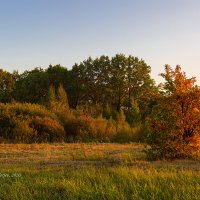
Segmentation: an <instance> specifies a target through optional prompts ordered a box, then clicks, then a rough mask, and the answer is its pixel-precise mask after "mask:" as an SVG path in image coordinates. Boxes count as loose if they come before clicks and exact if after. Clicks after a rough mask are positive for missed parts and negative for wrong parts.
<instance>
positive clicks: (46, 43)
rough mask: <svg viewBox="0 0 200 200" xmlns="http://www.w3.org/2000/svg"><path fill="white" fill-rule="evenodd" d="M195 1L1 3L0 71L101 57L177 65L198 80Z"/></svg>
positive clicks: (155, 70)
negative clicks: (128, 58)
mask: <svg viewBox="0 0 200 200" xmlns="http://www.w3.org/2000/svg"><path fill="white" fill-rule="evenodd" d="M199 20H200V1H199V0H166V1H165V0H17V1H16V0H0V68H2V69H4V70H6V71H9V72H12V71H13V70H18V71H19V72H20V73H21V72H23V71H25V70H31V69H33V68H35V67H43V68H47V67H48V66H49V65H50V64H52V65H55V64H61V65H62V66H65V67H67V68H68V69H71V67H72V65H73V64H74V63H75V62H77V63H79V62H81V61H83V60H85V59H87V58H88V57H89V56H91V57H93V58H96V57H99V56H101V55H103V54H104V55H108V56H114V55H115V54H116V53H123V54H125V55H133V56H136V57H138V58H140V59H143V60H145V62H146V63H147V64H148V65H150V66H151V69H152V77H153V78H154V79H155V80H156V82H160V81H162V79H161V78H159V76H158V74H159V73H162V72H164V65H165V64H169V65H171V66H172V67H175V66H176V65H177V64H179V65H181V67H182V69H183V71H185V72H186V75H187V76H188V77H191V76H195V77H197V80H198V83H199V82H200V22H199Z"/></svg>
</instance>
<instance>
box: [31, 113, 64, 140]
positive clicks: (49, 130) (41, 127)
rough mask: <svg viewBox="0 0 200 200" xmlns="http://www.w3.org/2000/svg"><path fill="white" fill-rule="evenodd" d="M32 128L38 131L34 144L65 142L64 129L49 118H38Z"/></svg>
mask: <svg viewBox="0 0 200 200" xmlns="http://www.w3.org/2000/svg"><path fill="white" fill-rule="evenodd" d="M30 126H31V127H32V128H33V129H34V130H35V131H36V137H35V138H34V142H63V141H64V137H65V131H64V127H63V126H62V125H61V124H60V123H59V122H58V121H56V120H53V119H51V118H49V117H43V118H42V117H36V118H34V119H33V120H32V122H31V124H30Z"/></svg>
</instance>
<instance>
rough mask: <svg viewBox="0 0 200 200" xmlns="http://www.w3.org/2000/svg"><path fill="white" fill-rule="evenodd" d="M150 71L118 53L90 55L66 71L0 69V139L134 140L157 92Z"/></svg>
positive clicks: (19, 140)
mask: <svg viewBox="0 0 200 200" xmlns="http://www.w3.org/2000/svg"><path fill="white" fill-rule="evenodd" d="M150 71H151V69H150V66H148V65H147V64H146V63H145V62H144V61H143V60H140V59H138V58H137V57H133V56H128V57H126V56H125V55H123V54H117V55H116V56H114V57H112V58H109V57H108V56H101V57H99V58H96V59H92V58H91V57H89V58H88V59H87V60H85V61H83V62H81V63H80V64H75V65H74V66H72V68H71V70H68V69H67V68H65V67H63V66H60V65H56V66H52V65H50V66H49V67H48V68H47V69H43V68H35V69H33V70H31V71H25V72H23V73H22V74H19V73H18V72H16V71H14V72H13V73H9V72H6V71H3V70H0V77H1V81H0V101H1V102H2V104H1V118H0V126H1V127H0V134H1V138H2V141H10V142H46V141H47V142H55V141H91V140H98V141H118V142H123V141H132V140H135V139H139V138H141V135H140V132H141V130H142V127H143V124H144V122H145V118H146V117H147V116H148V114H149V113H150V110H151V107H152V104H153V100H152V95H153V94H154V93H155V92H156V91H157V90H156V87H155V84H154V81H153V79H151V77H150ZM5 103H6V104H5ZM47 111H48V112H47ZM41 112H42V113H41ZM33 113H34V114H33ZM44 113H46V114H44ZM47 113H48V114H47ZM52 116H53V117H52ZM8 121H9V122H8ZM25 127H26V128H25ZM56 127H57V128H56ZM19 130H20V131H19ZM58 132H59V133H58ZM19 134H21V135H19Z"/></svg>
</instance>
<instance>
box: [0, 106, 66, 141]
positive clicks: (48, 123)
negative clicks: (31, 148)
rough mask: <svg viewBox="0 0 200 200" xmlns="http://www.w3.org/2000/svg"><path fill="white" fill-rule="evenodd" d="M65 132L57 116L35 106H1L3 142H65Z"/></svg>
mask: <svg viewBox="0 0 200 200" xmlns="http://www.w3.org/2000/svg"><path fill="white" fill-rule="evenodd" d="M64 136H65V131H64V128H63V126H62V125H61V124H60V123H59V121H58V120H57V117H56V115H55V114H53V113H51V112H50V111H48V110H47V109H46V108H44V107H42V106H39V105H35V104H20V103H14V104H0V138H1V141H2V142H25V143H32V142H57V141H63V140H64Z"/></svg>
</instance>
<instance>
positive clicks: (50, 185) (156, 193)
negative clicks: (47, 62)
mask: <svg viewBox="0 0 200 200" xmlns="http://www.w3.org/2000/svg"><path fill="white" fill-rule="evenodd" d="M142 150H143V145H142V144H126V145H125V144H124V145H122V144H53V145H49V144H29V145H25V144H16V145H7V144H5V145H0V151H1V154H0V199H3V200H10V199H12V200H35V199H36V200H40V199H41V200H45V199H50V200H51V199H53V200H54V199H55V200H59V199H60V200H61V199H62V200H63V199H69V200H76V199H77V200H78V199H95V200H98V199H99V200H103V199H108V200H110V199H111V200H125V199H136V200H140V199H148V200H151V199H155V200H171V199H173V200H176V199H177V200H178V199H180V200H193V199H194V200H198V199H199V197H200V163H199V161H192V160H175V161H154V162H149V161H146V160H145V157H144V153H143V152H142Z"/></svg>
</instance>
